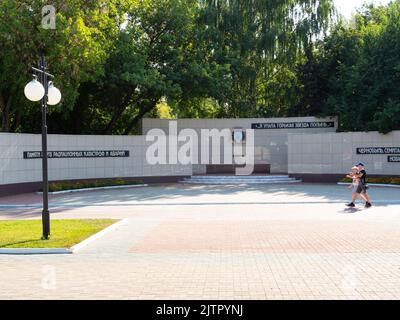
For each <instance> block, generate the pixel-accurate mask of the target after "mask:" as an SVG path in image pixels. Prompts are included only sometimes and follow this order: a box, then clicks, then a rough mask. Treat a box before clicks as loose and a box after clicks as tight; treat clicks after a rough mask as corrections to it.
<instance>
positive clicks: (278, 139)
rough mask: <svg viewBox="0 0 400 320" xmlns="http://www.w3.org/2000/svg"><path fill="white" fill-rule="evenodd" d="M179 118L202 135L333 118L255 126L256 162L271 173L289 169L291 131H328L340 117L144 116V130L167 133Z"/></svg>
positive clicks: (182, 125) (197, 168)
mask: <svg viewBox="0 0 400 320" xmlns="http://www.w3.org/2000/svg"><path fill="white" fill-rule="evenodd" d="M170 121H177V123H178V132H179V130H182V129H186V128H191V129H194V130H196V132H197V134H198V135H199V136H200V130H201V129H213V128H216V129H219V130H221V129H225V128H228V129H233V128H243V129H251V128H252V124H255V123H288V122H296V123H301V122H324V121H333V122H334V127H332V128H301V129H299V128H296V129H256V130H255V138H254V139H255V141H254V142H255V150H254V153H255V163H263V164H270V165H271V173H287V172H288V165H287V164H288V134H289V133H294V134H296V135H298V134H303V133H324V132H335V131H336V128H337V119H336V118H322V119H321V118H315V117H302V118H253V119H252V118H248V119H179V120H168V119H143V121H142V133H143V135H145V134H147V133H148V131H149V130H151V129H154V128H159V129H162V130H164V131H165V132H166V133H167V134H168V132H169V130H168V128H169V122H170ZM193 172H194V173H196V174H201V173H205V166H204V165H195V166H193Z"/></svg>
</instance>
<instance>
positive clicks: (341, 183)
mask: <svg viewBox="0 0 400 320" xmlns="http://www.w3.org/2000/svg"><path fill="white" fill-rule="evenodd" d="M337 184H338V185H349V184H350V182H338V183H337ZM368 186H371V187H386V188H400V185H398V184H383V183H368Z"/></svg>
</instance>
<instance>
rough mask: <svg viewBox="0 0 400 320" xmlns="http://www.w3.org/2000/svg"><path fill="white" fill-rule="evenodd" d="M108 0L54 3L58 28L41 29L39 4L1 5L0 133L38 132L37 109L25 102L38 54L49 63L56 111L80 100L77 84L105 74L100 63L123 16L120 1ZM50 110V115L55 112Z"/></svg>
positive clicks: (10, 0) (34, 0) (36, 0)
mask: <svg viewBox="0 0 400 320" xmlns="http://www.w3.org/2000/svg"><path fill="white" fill-rule="evenodd" d="M120 2H123V1H117V0H110V1H107V2H104V1H102V0H88V1H80V0H70V1H61V0H54V1H51V2H50V4H52V5H53V6H55V8H56V10H57V16H56V29H54V30H53V29H44V28H42V25H41V21H42V14H41V12H42V7H43V6H44V5H46V4H47V1H42V0H20V1H14V0H2V1H1V2H0V43H1V47H0V114H1V119H2V122H1V130H2V131H19V130H21V126H22V125H23V130H24V131H28V132H37V131H38V130H39V128H40V120H39V119H40V108H39V107H38V105H37V104H33V103H30V102H27V101H26V99H25V98H24V96H23V88H24V85H25V84H26V83H27V82H28V81H29V78H30V75H31V69H30V68H31V66H33V65H36V63H37V60H38V57H39V55H40V53H41V52H43V53H45V54H46V56H47V59H48V63H49V67H50V69H51V72H52V73H54V74H55V75H56V76H57V77H56V80H55V81H56V82H57V86H58V87H60V89H61V90H62V93H63V102H62V104H61V105H59V106H58V107H57V108H58V110H62V113H63V114H65V113H66V112H67V111H68V110H69V109H70V108H71V107H72V106H73V105H74V102H75V101H76V99H77V97H78V89H79V86H80V85H81V83H83V82H86V81H89V80H94V79H96V78H97V77H98V76H99V75H100V74H102V73H103V69H102V64H103V62H104V60H105V59H106V58H107V56H108V50H109V48H110V47H111V46H112V44H113V41H112V40H113V38H115V36H116V34H117V32H118V30H119V23H121V22H122V19H123V16H122V15H121V14H120V12H119V11H118V8H119V3H120ZM57 108H54V107H53V108H51V109H50V113H52V112H53V111H55V110H57Z"/></svg>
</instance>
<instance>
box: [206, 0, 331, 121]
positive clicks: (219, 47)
mask: <svg viewBox="0 0 400 320" xmlns="http://www.w3.org/2000/svg"><path fill="white" fill-rule="evenodd" d="M201 2H202V14H201V16H200V19H199V21H200V22H202V23H203V24H205V25H206V26H207V36H208V41H209V43H210V49H211V52H213V54H214V59H215V60H216V61H218V63H221V64H228V65H230V74H229V77H230V79H231V86H230V87H229V88H228V91H227V93H225V94H224V95H222V96H221V97H220V98H219V99H218V102H219V104H220V105H223V106H224V107H223V110H224V115H225V116H233V117H239V116H241V117H249V116H259V115H272V116H273V115H283V114H285V112H286V111H285V110H288V109H289V106H290V104H293V103H294V101H296V95H298V92H297V90H296V89H295V87H296V85H297V84H296V82H297V80H296V75H295V72H294V66H295V63H296V61H297V60H298V58H299V56H301V54H302V52H303V49H304V48H307V47H308V46H309V44H310V43H311V42H312V41H313V39H314V38H315V37H318V36H319V35H320V34H321V33H322V32H323V31H324V30H327V28H328V26H329V22H330V21H331V16H332V13H333V5H332V1H330V0H322V1H309V0H304V1H303V0H290V1H274V0H222V1H221V0H219V1H216V0H203V1H201ZM282 81H283V82H282Z"/></svg>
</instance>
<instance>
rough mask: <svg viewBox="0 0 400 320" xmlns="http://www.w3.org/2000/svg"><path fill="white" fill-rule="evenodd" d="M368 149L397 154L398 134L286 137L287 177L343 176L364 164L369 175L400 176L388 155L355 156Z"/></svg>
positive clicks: (337, 134)
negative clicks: (384, 149) (386, 149)
mask: <svg viewBox="0 0 400 320" xmlns="http://www.w3.org/2000/svg"><path fill="white" fill-rule="evenodd" d="M369 147H399V150H400V131H393V132H391V133H389V134H386V135H383V134H380V133H378V132H368V133H366V132H353V133H324V134H302V135H294V134H289V158H288V164H289V173H290V174H292V175H296V174H297V175H299V174H300V175H310V174H312V175H340V176H343V175H344V174H345V173H347V172H349V170H350V168H351V167H352V166H353V165H354V164H356V163H358V162H363V163H365V165H366V167H367V169H368V173H369V174H372V175H389V176H393V175H394V176H397V175H400V163H398V162H397V163H395V162H393V163H391V162H388V156H389V154H357V148H369ZM376 151H377V150H373V152H376ZM378 151H379V150H378ZM399 154H400V153H399ZM393 155H395V154H393ZM393 155H392V156H393Z"/></svg>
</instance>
